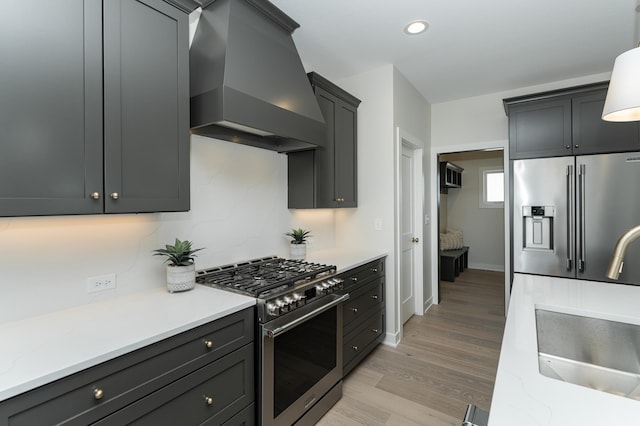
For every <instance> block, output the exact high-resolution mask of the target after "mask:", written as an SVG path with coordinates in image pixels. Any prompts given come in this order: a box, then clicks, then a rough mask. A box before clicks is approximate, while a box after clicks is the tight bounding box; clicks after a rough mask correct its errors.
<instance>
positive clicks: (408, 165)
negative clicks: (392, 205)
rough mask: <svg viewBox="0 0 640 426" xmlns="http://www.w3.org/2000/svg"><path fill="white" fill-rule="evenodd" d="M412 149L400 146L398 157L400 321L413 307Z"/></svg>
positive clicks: (412, 311) (415, 240)
mask: <svg viewBox="0 0 640 426" xmlns="http://www.w3.org/2000/svg"><path fill="white" fill-rule="evenodd" d="M414 154H415V153H414V150H412V149H409V148H407V147H406V146H404V145H403V146H402V155H401V158H400V179H401V180H400V304H401V310H402V314H401V318H402V323H403V324H404V323H405V322H407V320H408V319H409V318H411V316H412V315H413V313H414V312H415V311H414V307H415V292H414V289H415V273H414V271H415V265H414V262H415V246H416V244H417V243H418V242H419V239H418V238H417V237H416V233H415V230H414V217H413V216H414V205H413V203H414V188H415V182H414V170H413V155H414Z"/></svg>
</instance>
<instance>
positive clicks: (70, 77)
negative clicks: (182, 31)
mask: <svg viewBox="0 0 640 426" xmlns="http://www.w3.org/2000/svg"><path fill="white" fill-rule="evenodd" d="M101 7H102V2H101V1H99V0H60V1H56V2H51V1H46V0H40V1H36V2H35V3H34V2H31V3H30V4H29V7H25V5H24V4H21V3H20V2H2V4H1V5H0V57H1V58H2V63H3V64H2V72H0V135H1V136H0V141H1V143H0V215H2V216H20V215H38V214H65V213H99V212H101V211H102V202H101V201H95V200H92V199H91V198H89V194H90V192H92V191H94V190H97V191H101V189H100V188H102V31H101V25H102V23H101V20H102V18H101V17H102V10H101ZM94 188H96V189H94Z"/></svg>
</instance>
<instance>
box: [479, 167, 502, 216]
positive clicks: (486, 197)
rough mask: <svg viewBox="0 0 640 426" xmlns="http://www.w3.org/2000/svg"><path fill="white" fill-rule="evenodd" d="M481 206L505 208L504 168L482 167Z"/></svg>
mask: <svg viewBox="0 0 640 426" xmlns="http://www.w3.org/2000/svg"><path fill="white" fill-rule="evenodd" d="M480 180H481V181H482V186H481V187H480V191H481V193H480V208H484V209H491V208H497V209H501V208H504V170H503V169H496V168H481V169H480Z"/></svg>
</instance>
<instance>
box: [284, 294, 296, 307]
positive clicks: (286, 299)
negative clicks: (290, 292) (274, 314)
mask: <svg viewBox="0 0 640 426" xmlns="http://www.w3.org/2000/svg"><path fill="white" fill-rule="evenodd" d="M293 302H294V300H293V297H291V296H285V297H284V303H285V305H287V306H291V304H293Z"/></svg>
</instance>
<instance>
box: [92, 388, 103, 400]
mask: <svg viewBox="0 0 640 426" xmlns="http://www.w3.org/2000/svg"><path fill="white" fill-rule="evenodd" d="M103 396H104V392H103V391H102V389H100V388H95V389H94V390H93V397H94V398H95V399H102V397H103Z"/></svg>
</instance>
